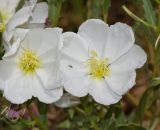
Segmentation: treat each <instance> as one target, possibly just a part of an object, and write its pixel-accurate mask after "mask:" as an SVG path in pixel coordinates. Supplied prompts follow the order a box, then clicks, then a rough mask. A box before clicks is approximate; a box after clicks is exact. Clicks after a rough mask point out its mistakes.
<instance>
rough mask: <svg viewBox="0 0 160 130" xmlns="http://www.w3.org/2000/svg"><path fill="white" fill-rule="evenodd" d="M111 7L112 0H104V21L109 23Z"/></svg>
mask: <svg viewBox="0 0 160 130" xmlns="http://www.w3.org/2000/svg"><path fill="white" fill-rule="evenodd" d="M110 6H111V0H103V19H104V21H107V17H108V10H109V8H110Z"/></svg>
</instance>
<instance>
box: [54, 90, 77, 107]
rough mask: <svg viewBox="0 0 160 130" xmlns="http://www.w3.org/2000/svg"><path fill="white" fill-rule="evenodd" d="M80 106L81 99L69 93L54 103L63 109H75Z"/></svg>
mask: <svg viewBox="0 0 160 130" xmlns="http://www.w3.org/2000/svg"><path fill="white" fill-rule="evenodd" d="M78 104H80V99H79V98H78V97H75V96H72V95H71V94H69V93H64V94H63V96H62V97H61V98H60V99H59V100H58V101H56V102H55V103H54V105H56V106H57V107H61V108H68V107H74V106H76V105H78Z"/></svg>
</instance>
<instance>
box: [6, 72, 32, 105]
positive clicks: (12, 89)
mask: <svg viewBox="0 0 160 130" xmlns="http://www.w3.org/2000/svg"><path fill="white" fill-rule="evenodd" d="M17 81H18V82H17ZM31 85H32V82H31V80H30V78H29V77H27V76H24V75H23V74H22V73H21V72H20V71H17V72H16V73H15V75H13V76H12V77H11V78H10V79H8V80H7V81H6V83H5V88H4V93H3V95H4V97H5V98H6V99H7V100H9V101H10V102H12V103H14V104H22V103H24V102H25V101H27V100H28V99H31V98H32V90H31Z"/></svg>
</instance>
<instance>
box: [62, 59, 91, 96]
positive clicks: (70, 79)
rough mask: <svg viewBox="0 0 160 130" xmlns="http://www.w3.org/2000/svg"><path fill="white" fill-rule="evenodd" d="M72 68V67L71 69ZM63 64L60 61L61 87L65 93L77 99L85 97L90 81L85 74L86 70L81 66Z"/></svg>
mask: <svg viewBox="0 0 160 130" xmlns="http://www.w3.org/2000/svg"><path fill="white" fill-rule="evenodd" d="M71 66H72V67H71ZM71 66H69V65H68V64H65V62H64V61H61V71H62V79H63V85H64V88H65V90H66V91H68V92H69V93H70V94H72V95H74V96H78V97H82V96H85V95H86V94H87V93H88V89H89V84H90V79H89V77H88V76H87V75H86V74H85V72H86V70H85V68H84V67H83V66H81V65H79V66H78V65H76V66H75V65H74V64H71Z"/></svg>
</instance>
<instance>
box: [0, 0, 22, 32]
mask: <svg viewBox="0 0 160 130" xmlns="http://www.w3.org/2000/svg"><path fill="white" fill-rule="evenodd" d="M19 1H20V0H1V1H0V32H3V31H4V30H5V27H6V24H7V22H8V21H9V20H10V19H11V18H12V16H13V15H14V14H15V10H16V7H17V5H18V3H19Z"/></svg>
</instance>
